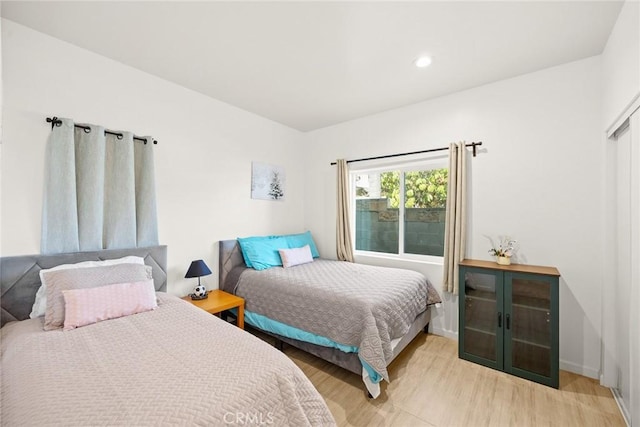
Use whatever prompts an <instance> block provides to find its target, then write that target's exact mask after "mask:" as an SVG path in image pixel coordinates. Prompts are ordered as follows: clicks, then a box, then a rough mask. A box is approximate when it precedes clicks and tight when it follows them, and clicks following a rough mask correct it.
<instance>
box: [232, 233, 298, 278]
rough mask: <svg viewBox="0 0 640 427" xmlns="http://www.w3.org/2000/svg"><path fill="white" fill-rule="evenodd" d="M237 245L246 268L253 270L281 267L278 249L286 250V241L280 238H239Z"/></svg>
mask: <svg viewBox="0 0 640 427" xmlns="http://www.w3.org/2000/svg"><path fill="white" fill-rule="evenodd" d="M238 243H239V244H240V250H241V251H242V256H243V257H244V262H245V264H246V265H247V267H251V268H253V269H255V270H266V269H267V268H271V267H277V266H281V265H282V259H281V258H280V252H278V251H279V250H280V249H288V248H289V246H288V243H287V240H286V239H284V238H282V237H280V236H263V237H239V238H238Z"/></svg>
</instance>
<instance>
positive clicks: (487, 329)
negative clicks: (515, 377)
mask: <svg viewBox="0 0 640 427" xmlns="http://www.w3.org/2000/svg"><path fill="white" fill-rule="evenodd" d="M501 282H502V275H501V274H500V275H496V274H493V273H487V272H486V270H484V272H483V271H482V270H480V271H477V270H473V269H467V270H465V273H464V294H463V298H464V307H463V309H464V319H463V322H462V325H463V326H464V328H463V334H464V335H463V337H464V339H463V340H462V348H461V351H463V352H464V353H465V354H466V355H467V356H469V355H471V356H475V357H476V358H481V359H484V360H477V362H479V363H483V362H484V364H488V365H490V366H494V367H499V368H501V364H502V313H501V311H502V301H501V298H500V293H499V290H500V289H502V283H501ZM487 362H489V363H487Z"/></svg>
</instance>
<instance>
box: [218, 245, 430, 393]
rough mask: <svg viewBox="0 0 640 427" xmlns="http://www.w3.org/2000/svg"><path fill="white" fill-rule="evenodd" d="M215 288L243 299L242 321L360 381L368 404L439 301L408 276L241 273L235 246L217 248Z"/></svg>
mask: <svg viewBox="0 0 640 427" xmlns="http://www.w3.org/2000/svg"><path fill="white" fill-rule="evenodd" d="M219 271H220V288H221V289H223V290H225V291H227V292H231V293H234V294H236V295H239V296H241V297H243V298H244V299H245V321H246V322H247V323H248V324H250V325H252V326H253V327H255V328H258V329H260V330H262V331H265V332H267V333H268V334H270V335H273V336H275V337H276V338H278V339H279V340H281V341H283V342H285V343H288V344H290V345H293V346H295V347H298V348H300V349H302V350H304V351H307V352H309V353H312V354H314V355H316V356H318V357H320V358H322V359H325V360H328V361H329V362H331V363H334V364H336V365H338V366H341V367H343V368H345V369H347V370H349V371H352V372H354V373H357V374H359V375H362V377H363V381H364V383H365V385H366V387H367V390H368V391H369V393H370V394H371V395H372V396H373V397H377V396H378V395H379V393H380V386H379V382H380V381H381V380H383V379H385V380H387V381H389V380H390V378H389V375H388V372H387V366H388V365H389V364H390V363H391V362H392V361H393V360H394V358H395V357H396V356H397V355H398V354H399V353H400V352H401V351H402V349H404V348H405V347H406V345H408V344H409V342H411V340H412V339H413V338H415V336H416V335H417V334H418V333H420V332H421V331H422V330H426V326H427V325H428V323H429V320H430V310H429V307H430V306H431V305H432V304H435V303H437V302H439V301H440V299H439V296H438V294H437V292H436V291H435V289H433V286H431V284H430V283H429V281H428V280H427V279H426V278H425V277H424V276H423V275H422V274H419V273H416V272H414V271H410V270H402V269H394V268H384V267H374V266H368V265H362V264H354V263H348V262H341V261H333V260H325V259H321V258H314V259H313V261H312V262H307V263H303V264H301V265H296V266H294V267H289V268H283V267H281V266H272V267H271V268H266V269H262V270H257V269H255V268H248V267H247V266H246V264H245V258H244V257H243V254H242V252H241V250H240V246H239V245H238V242H237V241H236V240H228V241H221V242H220V268H219Z"/></svg>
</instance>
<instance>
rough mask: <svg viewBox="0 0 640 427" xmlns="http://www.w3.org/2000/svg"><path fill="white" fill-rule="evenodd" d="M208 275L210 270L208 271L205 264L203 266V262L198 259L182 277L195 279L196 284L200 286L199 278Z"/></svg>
mask: <svg viewBox="0 0 640 427" xmlns="http://www.w3.org/2000/svg"><path fill="white" fill-rule="evenodd" d="M209 274H211V270H209V267H207V264H205V263H204V261H203V260H201V259H199V260H197V261H193V262H192V263H191V265H190V266H189V269H188V270H187V274H185V275H184V277H185V278H190V277H197V278H198V284H200V276H208V275H209Z"/></svg>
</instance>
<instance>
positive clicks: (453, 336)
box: [429, 327, 458, 341]
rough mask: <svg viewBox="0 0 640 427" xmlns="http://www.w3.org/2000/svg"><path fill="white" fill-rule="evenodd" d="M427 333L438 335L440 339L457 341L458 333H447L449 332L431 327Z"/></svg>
mask: <svg viewBox="0 0 640 427" xmlns="http://www.w3.org/2000/svg"><path fill="white" fill-rule="evenodd" d="M429 332H431V333H432V334H434V335H440V336H441V337H445V338H449V339H452V340H456V341H458V332H456V331H449V330H445V329H441V328H435V327H433V328H432V329H431V331H429Z"/></svg>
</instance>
